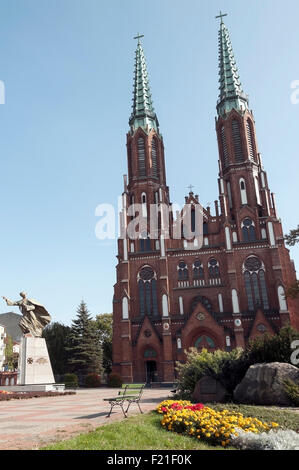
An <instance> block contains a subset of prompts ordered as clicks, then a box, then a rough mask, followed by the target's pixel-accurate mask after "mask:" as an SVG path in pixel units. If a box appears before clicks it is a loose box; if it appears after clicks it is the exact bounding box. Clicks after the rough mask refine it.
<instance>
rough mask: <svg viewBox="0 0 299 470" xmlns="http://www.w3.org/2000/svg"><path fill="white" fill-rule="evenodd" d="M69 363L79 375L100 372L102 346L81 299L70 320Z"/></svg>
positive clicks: (93, 323)
mask: <svg viewBox="0 0 299 470" xmlns="http://www.w3.org/2000/svg"><path fill="white" fill-rule="evenodd" d="M67 349H68V350H69V353H70V359H69V364H70V368H71V370H72V372H75V373H77V374H78V375H79V376H86V375H87V374H90V373H96V374H100V373H101V372H102V348H101V343H100V341H99V336H98V333H97V330H96V327H95V322H94V321H93V320H92V318H91V316H90V313H89V311H88V309H87V306H86V303H85V302H84V301H83V300H82V302H81V303H80V305H79V307H78V309H77V317H76V319H74V320H73V321H72V325H71V332H70V346H69V347H68V348H67Z"/></svg>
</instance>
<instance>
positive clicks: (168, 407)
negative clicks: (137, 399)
mask: <svg viewBox="0 0 299 470" xmlns="http://www.w3.org/2000/svg"><path fill="white" fill-rule="evenodd" d="M157 411H158V413H160V414H163V418H162V420H161V425H162V426H163V427H164V428H165V429H167V430H168V431H173V432H177V433H181V434H187V435H189V436H192V437H195V438H196V439H203V440H205V441H207V442H209V443H210V444H215V445H222V446H223V447H226V446H228V445H229V444H232V437H233V436H238V430H243V431H244V432H246V433H248V432H249V433H250V432H251V433H254V434H258V433H262V432H265V431H269V430H270V429H273V428H277V427H278V424H277V423H274V422H272V423H265V422H262V421H260V420H259V419H257V418H248V417H245V416H243V415H242V413H235V412H234V413H233V412H230V411H228V410H223V411H215V410H213V409H212V408H209V407H205V406H204V405H202V404H201V403H198V404H196V405H193V404H192V403H191V402H190V401H174V400H166V401H163V402H162V403H160V405H159V406H158V407H157Z"/></svg>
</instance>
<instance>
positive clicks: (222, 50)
mask: <svg viewBox="0 0 299 470" xmlns="http://www.w3.org/2000/svg"><path fill="white" fill-rule="evenodd" d="M223 16H226V15H223V14H222V13H221V12H220V16H218V17H216V18H221V23H220V30H219V84H220V86H219V90H220V94H219V100H218V103H217V111H218V115H219V116H222V117H223V116H224V115H225V113H229V112H230V111H231V110H232V109H236V110H237V111H245V109H248V96H247V95H245V94H244V92H243V88H242V84H241V81H240V76H239V72H238V68H237V64H236V61H235V57H234V52H233V48H232V43H231V40H230V37H229V32H228V29H227V27H226V26H225V24H224V23H223V19H222V18H223Z"/></svg>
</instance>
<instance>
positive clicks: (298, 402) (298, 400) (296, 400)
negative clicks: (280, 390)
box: [282, 379, 299, 406]
mask: <svg viewBox="0 0 299 470" xmlns="http://www.w3.org/2000/svg"><path fill="white" fill-rule="evenodd" d="M282 383H283V386H284V391H285V393H286V395H287V396H288V397H289V399H290V400H291V402H292V403H293V405H294V406H299V386H298V385H297V384H296V383H295V382H294V381H293V380H291V379H285V380H283V381H282Z"/></svg>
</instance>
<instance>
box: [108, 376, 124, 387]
mask: <svg viewBox="0 0 299 470" xmlns="http://www.w3.org/2000/svg"><path fill="white" fill-rule="evenodd" d="M122 384H123V380H122V378H121V376H120V375H119V374H115V373H112V374H110V375H109V379H108V387H113V388H118V387H121V386H122Z"/></svg>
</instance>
